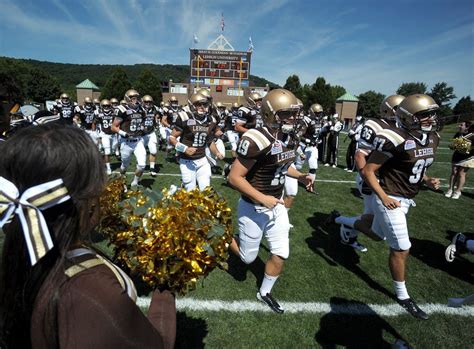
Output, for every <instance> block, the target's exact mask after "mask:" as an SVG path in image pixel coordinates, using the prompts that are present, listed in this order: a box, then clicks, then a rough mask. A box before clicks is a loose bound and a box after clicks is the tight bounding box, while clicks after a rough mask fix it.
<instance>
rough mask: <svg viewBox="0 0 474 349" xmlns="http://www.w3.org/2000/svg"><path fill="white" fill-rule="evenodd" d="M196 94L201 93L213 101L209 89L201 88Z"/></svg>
mask: <svg viewBox="0 0 474 349" xmlns="http://www.w3.org/2000/svg"><path fill="white" fill-rule="evenodd" d="M196 93H200V94H202V95H203V96H204V97H206V98H207V99H208V100H209V101H212V96H211V91H209V90H208V89H207V88H200V89H199V90H197V91H196Z"/></svg>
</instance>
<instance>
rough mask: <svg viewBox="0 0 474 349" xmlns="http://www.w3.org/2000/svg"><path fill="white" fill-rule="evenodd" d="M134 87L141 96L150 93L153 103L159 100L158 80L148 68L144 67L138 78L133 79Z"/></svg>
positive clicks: (160, 97)
mask: <svg viewBox="0 0 474 349" xmlns="http://www.w3.org/2000/svg"><path fill="white" fill-rule="evenodd" d="M134 86H135V89H136V90H137V91H138V92H139V93H140V95H141V96H144V95H150V96H151V97H152V98H153V100H154V101H155V103H159V102H161V99H162V96H161V94H162V91H161V84H160V80H158V78H157V77H156V75H155V74H153V73H152V72H151V71H150V70H149V69H144V70H143V71H142V73H141V74H140V76H139V77H138V80H137V81H135V84H134Z"/></svg>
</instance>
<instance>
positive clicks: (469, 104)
mask: <svg viewBox="0 0 474 349" xmlns="http://www.w3.org/2000/svg"><path fill="white" fill-rule="evenodd" d="M453 113H454V115H462V114H469V113H474V101H471V96H465V97H462V98H461V99H460V100H459V101H458V102H457V103H456V105H455V106H454V108H453Z"/></svg>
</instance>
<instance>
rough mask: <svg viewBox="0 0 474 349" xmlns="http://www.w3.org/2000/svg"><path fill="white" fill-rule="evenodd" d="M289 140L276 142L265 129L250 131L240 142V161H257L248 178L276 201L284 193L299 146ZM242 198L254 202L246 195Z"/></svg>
mask: <svg viewBox="0 0 474 349" xmlns="http://www.w3.org/2000/svg"><path fill="white" fill-rule="evenodd" d="M289 141H290V142H288V140H286V141H284V140H283V139H281V140H278V139H275V138H274V137H273V136H272V135H271V134H270V133H269V132H268V131H267V130H266V129H265V128H258V129H251V130H248V131H247V132H245V133H244V134H243V135H242V138H241V139H240V142H239V144H238V146H237V156H238V158H239V159H253V160H255V164H254V165H253V166H252V168H251V169H250V171H249V172H248V173H247V175H246V177H245V178H246V179H247V181H248V182H249V183H250V184H251V185H252V186H253V187H254V188H255V189H257V190H258V191H260V192H262V193H263V194H266V195H272V196H274V197H276V198H281V196H282V194H283V187H284V184H285V175H286V173H287V172H288V167H290V165H291V164H292V163H293V162H294V161H295V158H296V143H295V142H293V140H292V139H289ZM242 197H243V198H244V199H245V200H247V201H252V200H251V199H250V198H248V197H246V196H245V195H242Z"/></svg>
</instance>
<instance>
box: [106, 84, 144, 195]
mask: <svg viewBox="0 0 474 349" xmlns="http://www.w3.org/2000/svg"><path fill="white" fill-rule="evenodd" d="M124 99H125V101H126V102H127V106H126V107H124V106H122V105H121V106H119V109H118V112H117V114H116V116H115V118H114V121H113V123H112V131H113V132H115V133H117V134H118V135H119V136H120V154H121V157H122V163H121V165H120V173H121V174H122V175H125V173H126V171H127V167H128V165H130V160H131V159H130V157H131V156H132V153H133V154H134V155H135V158H136V160H137V167H136V170H135V176H134V177H133V181H132V183H131V186H132V187H133V186H137V185H138V181H139V180H140V178H141V176H142V175H143V171H144V170H145V166H146V149H145V144H144V143H143V137H142V135H143V130H144V123H145V118H146V114H145V111H144V110H143V108H142V106H141V101H140V94H139V93H138V92H137V91H136V90H128V91H127V92H125V98H124Z"/></svg>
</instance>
